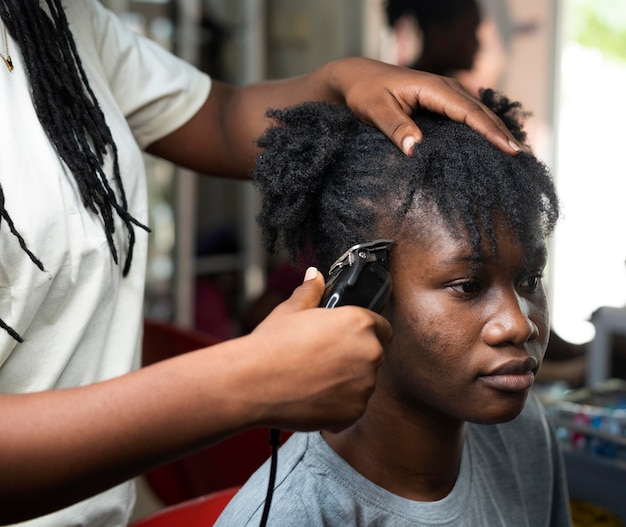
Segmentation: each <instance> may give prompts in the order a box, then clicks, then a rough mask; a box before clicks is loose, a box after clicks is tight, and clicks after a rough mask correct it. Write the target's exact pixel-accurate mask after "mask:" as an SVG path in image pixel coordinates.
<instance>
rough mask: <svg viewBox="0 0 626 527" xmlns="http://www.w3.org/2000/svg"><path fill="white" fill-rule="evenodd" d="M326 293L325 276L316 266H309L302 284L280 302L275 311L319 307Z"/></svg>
mask: <svg viewBox="0 0 626 527" xmlns="http://www.w3.org/2000/svg"><path fill="white" fill-rule="evenodd" d="M323 294H324V276H323V275H322V273H320V272H319V271H318V270H317V269H316V268H315V267H309V268H308V269H307V270H306V273H305V275H304V281H303V283H302V285H300V286H299V287H297V288H296V289H295V290H294V292H293V293H292V294H291V296H290V297H289V298H288V299H287V300H285V301H284V302H283V303H282V304H280V305H279V306H278V307H277V308H276V309H275V311H277V310H280V311H300V310H302V309H308V308H313V307H318V306H319V305H320V301H321V300H322V295H323Z"/></svg>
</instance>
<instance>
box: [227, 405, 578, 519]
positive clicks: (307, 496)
mask: <svg viewBox="0 0 626 527" xmlns="http://www.w3.org/2000/svg"><path fill="white" fill-rule="evenodd" d="M268 476H269V463H265V464H264V465H263V466H262V467H261V468H260V469H259V470H258V471H257V472H256V473H255V474H253V475H252V476H251V478H250V479H249V480H248V482H247V483H246V484H245V485H244V487H243V488H242V489H241V490H240V491H239V492H238V493H237V495H236V496H235V498H233V500H232V501H231V502H230V504H229V505H228V507H227V508H226V510H225V511H224V513H223V514H222V516H221V517H220V519H219V520H218V522H217V523H216V527H225V526H228V527H234V526H237V527H244V526H255V527H256V526H258V525H259V522H260V518H261V513H262V510H263V505H264V501H265V494H266V491H267V482H268ZM267 525H268V526H272V527H282V526H297V527H305V526H315V527H320V526H337V527H339V526H341V527H344V526H347V525H358V526H368V527H369V526H377V527H382V526H389V527H403V526H409V525H410V526H430V527H434V526H437V527H445V526H464V525H468V526H477V527H498V526H509V527H518V526H519V527H522V526H524V527H543V526H552V527H566V526H570V525H571V519H570V515H569V503H568V496H567V488H566V480H565V475H564V470H563V463H562V458H561V454H560V452H559V449H558V445H557V443H556V439H555V437H554V434H553V432H552V429H551V427H550V426H549V423H548V422H547V420H546V417H545V414H544V412H543V409H542V407H541V405H540V403H539V402H538V401H537V400H536V398H534V397H532V396H531V397H530V398H529V400H528V403H527V404H526V407H525V409H524V411H523V412H522V414H521V415H520V416H519V417H517V418H516V419H515V420H513V421H511V422H509V423H505V424H500V425H475V424H470V425H469V426H468V431H467V441H466V443H465V447H464V450H463V456H462V460H461V467H460V471H459V477H458V479H457V482H456V484H455V486H454V488H453V489H452V491H451V492H450V494H449V495H448V496H446V497H445V498H444V499H442V500H440V501H435V502H418V501H413V500H409V499H406V498H402V497H400V496H397V495H395V494H392V493H391V492H388V491H387V490H385V489H383V488H381V487H379V486H378V485H375V484H374V483H372V482H371V481H369V480H368V479H366V478H364V477H363V476H362V475H361V474H360V473H358V472H357V471H356V470H354V469H353V468H352V467H351V466H350V465H348V464H347V463H346V462H345V461H344V460H343V459H342V458H341V457H340V456H339V455H337V454H336V453H335V452H334V451H333V450H332V449H331V448H330V447H329V446H328V444H327V443H326V442H325V441H324V439H323V438H322V437H321V435H320V434H319V433H318V432H313V433H308V434H294V435H293V436H292V437H291V438H290V439H289V441H287V442H286V443H285V445H284V446H283V447H282V448H281V449H280V450H279V454H278V473H277V478H276V487H275V491H274V497H273V500H272V507H271V510H270V514H269V520H268V523H267Z"/></svg>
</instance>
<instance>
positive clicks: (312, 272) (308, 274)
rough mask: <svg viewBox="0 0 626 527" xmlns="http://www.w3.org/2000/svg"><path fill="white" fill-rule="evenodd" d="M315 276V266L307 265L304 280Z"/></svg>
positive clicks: (306, 280)
mask: <svg viewBox="0 0 626 527" xmlns="http://www.w3.org/2000/svg"><path fill="white" fill-rule="evenodd" d="M315 277H317V269H316V268H315V267H309V268H308V269H307V270H306V273H304V281H305V282H308V281H309V280H313V279H315Z"/></svg>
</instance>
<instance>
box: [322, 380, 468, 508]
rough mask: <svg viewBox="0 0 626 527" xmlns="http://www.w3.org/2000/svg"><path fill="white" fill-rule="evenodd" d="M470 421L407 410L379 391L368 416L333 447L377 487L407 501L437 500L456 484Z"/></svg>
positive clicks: (332, 438) (333, 439) (329, 437)
mask: <svg viewBox="0 0 626 527" xmlns="http://www.w3.org/2000/svg"><path fill="white" fill-rule="evenodd" d="M465 428H466V423H465V422H464V421H460V420H456V419H452V418H450V417H449V416H445V415H442V414H441V413H439V412H436V411H434V410H433V409H432V408H424V409H423V411H416V409H415V407H411V408H410V409H408V408H406V407H405V408H403V407H401V406H400V405H398V403H397V402H396V401H391V400H390V399H389V398H386V397H385V396H384V395H380V394H379V392H375V393H374V395H373V396H372V398H371V400H370V403H369V405H368V409H367V412H366V413H365V414H364V415H363V417H362V418H361V419H360V420H359V421H357V422H356V423H355V424H354V425H353V426H351V427H349V428H347V429H346V430H344V431H342V432H339V433H337V434H333V433H330V432H323V433H322V435H323V437H324V439H325V440H326V441H327V442H328V444H329V445H330V446H331V448H333V450H335V452H337V453H338V454H339V455H340V456H341V457H342V458H343V459H344V460H345V461H346V462H347V463H349V464H350V465H351V466H352V467H353V468H354V469H355V470H357V471H358V472H359V473H361V474H362V475H363V476H364V477H366V478H367V479H369V480H370V481H372V482H373V483H375V484H377V485H378V486H380V487H382V488H384V489H386V490H388V491H389V492H392V493H394V494H396V495H398V496H402V497H404V498H408V499H412V500H416V501H436V500H440V499H442V498H444V497H445V496H447V495H448V494H449V493H450V491H451V490H452V488H453V487H454V484H455V482H456V479H457V476H458V472H459V467H460V462H461V454H462V451H463V444H464V438H465Z"/></svg>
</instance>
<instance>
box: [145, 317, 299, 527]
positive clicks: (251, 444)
mask: <svg viewBox="0 0 626 527" xmlns="http://www.w3.org/2000/svg"><path fill="white" fill-rule="evenodd" d="M217 342H219V341H218V339H215V338H213V337H212V336H210V335H207V334H206V333H202V332H200V331H196V330H185V329H181V328H179V327H176V326H174V325H172V324H168V323H163V322H157V321H152V320H145V321H144V338H143V364H144V365H148V364H152V363H153V362H157V361H159V360H164V359H167V358H169V357H173V356H175V355H179V354H181V353H185V352H188V351H192V350H195V349H199V348H204V347H207V346H211V345H213V344H216V343H217ZM287 435H288V434H284V435H283V439H284V438H286V437H287ZM270 455H271V447H270V445H269V430H268V429H266V428H256V429H252V430H248V431H246V432H243V433H240V434H238V435H235V436H232V437H230V438H228V439H226V440H224V441H222V442H221V443H218V444H216V445H214V446H212V447H210V448H207V449H205V450H202V451H200V452H198V453H195V454H191V455H189V456H187V457H184V458H182V459H179V460H177V461H174V462H172V463H169V464H167V465H164V466H162V467H160V468H157V469H155V470H153V471H151V472H148V473H147V474H146V475H145V479H146V481H147V483H148V485H149V486H150V488H151V490H152V491H153V492H154V493H155V494H156V496H157V497H158V498H159V499H160V500H161V501H162V502H163V503H164V504H165V505H174V504H177V503H181V502H186V501H188V500H190V499H193V498H197V497H199V496H204V495H207V494H210V493H213V492H215V491H218V490H222V489H226V488H230V487H240V486H241V485H243V484H244V483H245V482H246V481H247V479H248V478H249V477H250V475H252V473H253V472H254V471H255V470H256V469H257V468H258V467H260V466H261V465H262V464H263V462H264V461H265V460H266V459H267V458H268V457H270ZM180 525H185V524H182V523H181V524H180Z"/></svg>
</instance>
